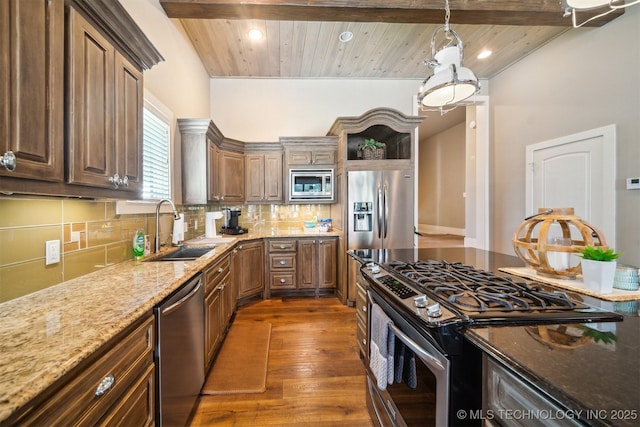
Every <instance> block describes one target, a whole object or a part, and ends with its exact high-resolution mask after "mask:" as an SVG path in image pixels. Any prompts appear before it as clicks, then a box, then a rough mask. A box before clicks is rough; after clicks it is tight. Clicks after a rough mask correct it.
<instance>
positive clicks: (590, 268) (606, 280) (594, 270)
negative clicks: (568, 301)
mask: <svg viewBox="0 0 640 427" xmlns="http://www.w3.org/2000/svg"><path fill="white" fill-rule="evenodd" d="M580 264H581V267H582V281H583V282H584V288H585V289H587V290H590V291H593V292H597V293H599V294H610V293H611V292H612V291H613V278H614V276H615V274H616V264H617V263H616V261H593V260H590V259H583V260H581V261H580Z"/></svg>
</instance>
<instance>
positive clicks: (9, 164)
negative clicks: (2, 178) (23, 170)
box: [0, 151, 16, 172]
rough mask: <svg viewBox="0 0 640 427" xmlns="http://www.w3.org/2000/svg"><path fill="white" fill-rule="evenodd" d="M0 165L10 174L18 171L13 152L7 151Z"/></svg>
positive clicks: (0, 159) (0, 160)
mask: <svg viewBox="0 0 640 427" xmlns="http://www.w3.org/2000/svg"><path fill="white" fill-rule="evenodd" d="M0 165H2V166H4V167H5V168H6V169H7V170H8V171H9V172H13V171H14V170H16V155H15V154H13V151H7V152H6V153H4V155H3V156H2V158H0Z"/></svg>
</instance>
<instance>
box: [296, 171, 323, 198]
mask: <svg viewBox="0 0 640 427" xmlns="http://www.w3.org/2000/svg"><path fill="white" fill-rule="evenodd" d="M333 187H334V185H333V169H290V170H289V201H313V200H318V201H323V200H333Z"/></svg>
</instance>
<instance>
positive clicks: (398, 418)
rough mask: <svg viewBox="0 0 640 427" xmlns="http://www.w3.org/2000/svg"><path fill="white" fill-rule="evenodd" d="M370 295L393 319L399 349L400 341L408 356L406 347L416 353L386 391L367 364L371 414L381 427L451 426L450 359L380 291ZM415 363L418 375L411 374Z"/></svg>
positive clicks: (406, 362)
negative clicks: (399, 376)
mask: <svg viewBox="0 0 640 427" xmlns="http://www.w3.org/2000/svg"><path fill="white" fill-rule="evenodd" d="M368 297H369V304H371V302H375V303H376V304H378V305H379V306H380V307H381V308H382V309H383V310H384V312H385V313H386V314H387V316H389V317H390V318H391V320H393V325H392V326H391V328H392V330H393V332H394V333H395V337H396V343H397V346H396V351H398V348H399V345H398V344H400V343H401V344H402V345H404V346H406V348H405V359H406V355H408V354H410V352H407V351H406V350H407V349H409V350H411V352H413V353H414V355H415V357H414V358H413V360H414V361H415V362H414V363H413V362H410V361H407V360H405V363H404V369H403V375H402V379H401V381H400V382H394V383H393V384H388V385H387V388H386V389H385V390H380V389H379V388H378V387H377V384H376V380H375V377H374V375H373V372H372V371H371V370H370V369H369V367H367V384H368V386H367V387H368V390H367V400H368V402H367V403H368V406H369V410H370V413H371V415H372V417H375V418H376V421H377V422H378V423H379V425H382V426H421V427H424V426H446V425H448V424H449V420H448V416H449V370H450V362H449V360H448V359H447V358H446V357H445V355H444V354H442V353H441V352H440V351H439V350H438V349H437V348H436V347H435V346H434V345H432V344H431V343H430V342H429V341H428V340H427V339H426V338H425V337H424V336H422V335H421V334H420V333H419V332H418V330H417V329H416V328H414V327H413V326H411V325H410V324H409V323H408V322H407V321H406V320H404V319H403V318H402V316H401V315H400V314H399V313H398V312H397V311H395V310H394V309H393V308H392V307H391V306H390V305H389V304H388V303H387V302H386V301H385V300H384V299H383V298H382V297H380V296H379V295H378V294H377V293H375V292H374V291H371V290H370V291H369V292H368ZM370 308H371V307H369V309H370ZM369 313H371V310H369ZM398 356H399V354H396V360H398ZM413 366H415V377H412V376H409V375H408V374H409V373H410V372H412V371H413ZM396 372H397V371H396Z"/></svg>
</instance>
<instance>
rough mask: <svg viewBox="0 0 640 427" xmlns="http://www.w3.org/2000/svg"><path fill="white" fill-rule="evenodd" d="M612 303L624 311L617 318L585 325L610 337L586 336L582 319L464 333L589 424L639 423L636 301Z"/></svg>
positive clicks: (639, 345) (639, 332)
mask: <svg viewBox="0 0 640 427" xmlns="http://www.w3.org/2000/svg"><path fill="white" fill-rule="evenodd" d="M615 304H616V305H617V306H618V307H617V310H616V311H617V312H621V311H625V310H628V311H629V313H628V314H626V315H625V317H624V320H623V321H622V322H615V323H600V324H589V325H588V327H589V328H591V329H595V330H597V331H600V332H605V333H606V332H610V333H611V334H614V335H615V337H616V341H612V342H609V343H607V342H604V341H603V340H599V342H596V341H595V340H594V339H593V338H591V337H589V336H587V335H588V334H589V332H591V331H587V330H585V329H584V327H585V326H586V325H585V326H582V325H539V326H508V327H505V326H502V327H488V328H478V329H470V330H468V331H467V334H466V336H467V338H468V339H469V340H471V342H473V343H474V344H475V345H477V346H478V347H479V348H481V349H482V350H483V351H485V352H486V353H487V354H489V355H490V356H492V357H494V358H496V359H497V360H500V361H502V362H503V363H505V364H506V365H507V366H509V367H511V368H512V369H513V370H514V371H515V372H516V373H518V374H520V375H521V376H523V377H525V378H526V379H528V380H529V381H530V382H532V383H533V384H534V385H536V386H538V387H539V388H540V389H542V390H544V391H545V392H547V393H548V394H549V395H551V396H552V397H554V398H555V399H556V400H558V401H560V402H562V403H563V404H564V405H565V406H566V407H567V408H568V409H569V410H570V411H576V412H575V413H578V414H582V415H583V417H584V418H585V420H586V421H587V422H588V423H589V424H592V425H620V426H638V425H640V360H639V359H638V355H639V354H640V317H638V302H637V301H632V302H624V303H615ZM632 312H635V314H634V313H632ZM585 332H587V333H585ZM522 409H525V408H522Z"/></svg>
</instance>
